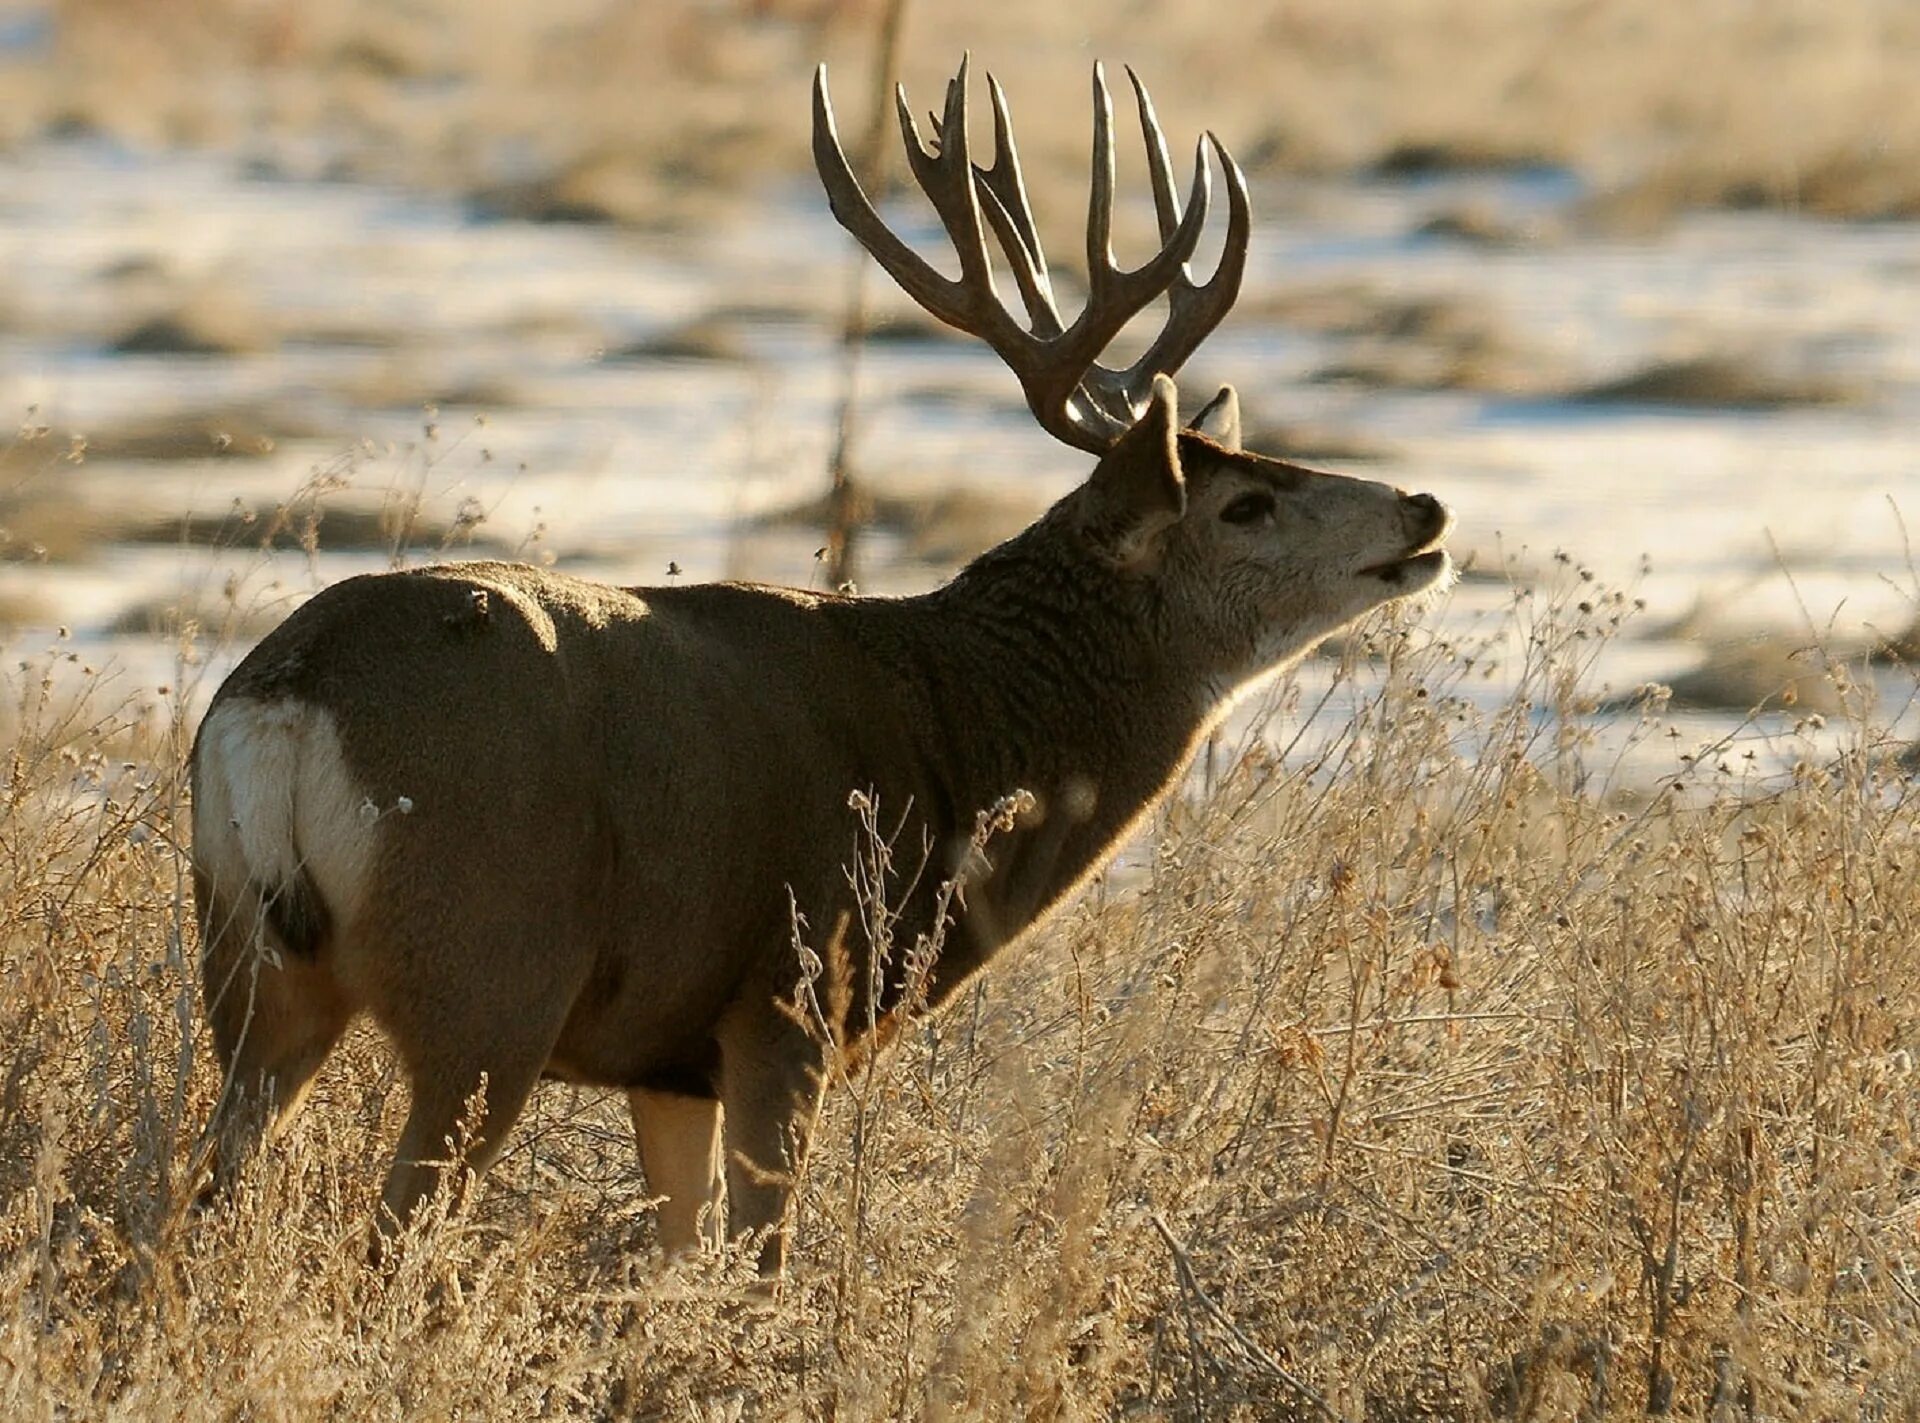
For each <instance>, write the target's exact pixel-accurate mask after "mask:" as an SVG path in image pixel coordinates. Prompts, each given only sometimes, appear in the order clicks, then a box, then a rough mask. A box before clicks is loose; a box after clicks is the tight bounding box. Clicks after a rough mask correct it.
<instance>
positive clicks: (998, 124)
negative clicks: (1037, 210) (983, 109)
mask: <svg viewBox="0 0 1920 1423" xmlns="http://www.w3.org/2000/svg"><path fill="white" fill-rule="evenodd" d="M987 93H988V94H989V95H990V96H991V98H992V100H993V166H992V167H990V168H982V167H980V166H979V165H978V164H975V165H974V169H973V172H974V178H975V181H976V184H977V186H978V188H979V195H980V197H981V199H982V202H981V204H980V206H981V210H982V211H983V212H985V213H986V215H987V220H988V221H989V222H990V223H992V224H993V231H994V235H995V236H997V237H998V238H999V239H1000V246H1001V248H1002V250H1003V251H1004V252H1005V253H1006V258H1007V265H1008V266H1009V267H1010V268H1012V269H1013V279H1014V282H1015V283H1016V284H1017V285H1018V286H1019V288H1020V299H1021V300H1022V301H1023V302H1025V303H1026V307H1027V319H1028V320H1029V321H1030V322H1032V323H1033V334H1034V335H1035V336H1036V337H1038V338H1039V339H1041V340H1043V341H1049V340H1052V339H1053V338H1054V337H1055V336H1058V335H1059V334H1060V332H1061V330H1062V327H1061V324H1060V310H1059V308H1058V307H1056V306H1055V305H1054V302H1053V279H1052V277H1051V276H1050V275H1049V274H1048V272H1047V254H1046V253H1045V252H1044V251H1042V250H1041V247H1040V233H1039V230H1038V229H1037V228H1036V227H1035V226H1034V221H1033V208H1032V206H1031V205H1030V204H1029V203H1028V201H1027V185H1026V180H1025V178H1024V177H1022V175H1021V172H1020V150H1019V149H1018V148H1016V147H1015V146H1014V142H1013V121H1012V119H1011V118H1009V117H1008V115H1007V95H1006V91H1005V90H1003V89H1001V87H1000V81H999V80H998V79H995V78H994V77H993V75H992V74H988V75H987Z"/></svg>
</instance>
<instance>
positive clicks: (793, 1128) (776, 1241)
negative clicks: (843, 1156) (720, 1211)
mask: <svg viewBox="0 0 1920 1423" xmlns="http://www.w3.org/2000/svg"><path fill="white" fill-rule="evenodd" d="M719 1037H720V1101H721V1105H722V1107H723V1109H724V1116H725V1134H726V1146H727V1217H728V1220H727V1224H728V1232H729V1234H730V1235H732V1237H733V1238H734V1239H736V1240H738V1239H740V1238H741V1237H743V1236H749V1235H753V1234H755V1233H757V1232H762V1231H764V1232H766V1235H765V1239H764V1242H763V1244H762V1245H761V1247H760V1273H761V1275H763V1276H765V1277H769V1278H771V1277H775V1276H778V1275H779V1274H780V1273H781V1272H782V1271H783V1270H784V1269H785V1268H786V1261H787V1209H788V1206H789V1204H790V1202H791V1200H792V1196H793V1187H794V1183H795V1181H796V1180H797V1178H798V1176H799V1172H800V1169H801V1167H802V1166H803V1165H804V1163H805V1161H806V1153H807V1140H808V1137H809V1136H810V1135H811V1134H812V1131H813V1122H814V1118H815V1116H816V1115H817V1114H818V1112H819V1109H820V1095H821V1090H822V1087H823V1086H824V1083H825V1080H826V1059H825V1054H824V1053H823V1051H822V1049H821V1046H820V1044H819V1042H818V1041H817V1040H816V1039H815V1038H814V1037H813V1036H811V1035H810V1034H808V1033H807V1032H806V1031H805V1030H804V1029H803V1028H801V1027H800V1025H799V1024H797V1023H795V1022H794V1021H793V1020H792V1019H791V1018H789V1017H787V1016H786V1015H785V1014H784V1013H783V1012H781V1010H780V1008H779V1007H778V1006H777V1005H775V1004H774V1003H772V1002H771V1001H769V1002H767V1003H765V1004H757V1005H754V1006H752V1007H749V1008H742V1009H738V1010H736V1011H735V1012H734V1013H733V1014H732V1015H730V1018H729V1021H728V1022H727V1023H726V1024H725V1026H724V1027H723V1029H722V1031H721V1033H720V1035H719Z"/></svg>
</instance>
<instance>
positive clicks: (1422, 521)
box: [1401, 494, 1453, 539]
mask: <svg viewBox="0 0 1920 1423" xmlns="http://www.w3.org/2000/svg"><path fill="white" fill-rule="evenodd" d="M1401 499H1402V500H1403V501H1404V502H1403V503H1402V505H1401V507H1402V508H1403V509H1404V510H1405V511H1406V517H1407V523H1408V525H1409V526H1410V527H1411V528H1412V529H1413V531H1414V532H1415V533H1416V534H1418V535H1420V536H1421V537H1422V538H1426V539H1436V538H1438V537H1440V535H1441V534H1442V533H1444V532H1445V531H1446V528H1447V525H1448V524H1450V523H1452V522H1453V515H1452V513H1451V512H1449V510H1448V509H1447V506H1446V505H1444V504H1442V503H1441V502H1440V501H1439V500H1438V499H1435V498H1434V497H1433V496H1432V495H1431V494H1404V495H1402V496H1401Z"/></svg>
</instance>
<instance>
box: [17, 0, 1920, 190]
mask: <svg viewBox="0 0 1920 1423" xmlns="http://www.w3.org/2000/svg"><path fill="white" fill-rule="evenodd" d="M52 8H53V11H54V14H55V17H56V22H55V31H54V40H53V42H52V44H51V45H50V46H49V47H48V52H46V53H44V54H42V53H35V52H31V51H28V52H26V53H25V54H24V55H23V57H22V59H21V60H20V61H18V62H17V63H16V64H15V65H14V66H13V68H12V71H11V72H9V73H8V74H7V80H8V93H9V98H10V103H9V105H8V110H7V112H6V114H4V115H0V140H4V139H5V138H8V137H12V138H18V137H21V136H24V135H26V134H29V133H32V132H34V131H37V130H43V129H45V128H46V127H48V126H50V125H52V126H58V127H63V128H66V129H69V130H71V129H81V130H100V131H105V132H108V133H111V134H114V135H117V136H120V137H125V138H131V139H133V140H135V141H139V142H170V143H181V142H186V143H236V142H238V141H239V140H242V139H244V141H245V143H246V144H247V145H248V146H249V148H250V151H252V152H254V153H255V154H257V155H258V156H259V159H260V161H261V162H262V163H263V165H264V166H266V167H268V168H279V169H285V168H288V167H292V168H295V169H303V170H304V169H308V168H312V167H313V166H314V165H315V164H316V162H318V163H320V164H321V166H322V167H323V168H324V169H325V171H329V172H334V173H342V172H344V173H357V174H362V175H377V176H386V177H400V178H404V179H407V180H411V181H421V180H430V181H434V182H437V183H441V184H444V185H449V186H455V187H460V188H464V189H465V190H467V191H470V192H473V193H476V194H478V195H479V198H480V201H481V203H482V205H483V206H484V207H487V208H489V209H491V210H494V211H500V212H509V213H513V214H516V215H520V216H526V217H535V218H547V219H558V220H590V221H591V220H614V221H623V222H632V223H638V224H648V225H650V224H659V223H663V222H674V221H680V222H686V221H690V220H691V221H698V220H699V218H700V214H699V212H698V211H696V210H694V208H693V207H692V206H691V205H692V204H694V203H696V202H699V201H701V200H711V199H712V198H713V197H714V196H715V195H717V194H718V193H720V192H721V191H723V190H724V189H726V188H728V187H731V186H735V185H738V184H739V183H741V182H742V181H746V180H751V179H753V178H755V177H757V176H760V175H764V174H767V173H770V172H782V171H791V170H795V169H797V168H799V167H800V166H801V165H802V164H803V163H804V161H805V160H804V156H803V151H802V150H803V146H802V144H801V143H800V142H799V141H798V140H797V139H796V138H795V136H794V135H793V133H792V130H791V126H790V125H789V124H788V123H787V122H786V116H788V115H790V114H793V113H796V112H800V111H801V108H802V104H803V101H804V84H805V79H806V74H807V72H808V70H809V68H810V66H811V63H812V61H813V60H815V59H817V58H819V57H821V56H823V55H824V56H826V57H828V58H830V59H832V60H834V61H836V62H854V63H864V62H865V60H866V58H867V56H868V54H869V52H870V49H871V47H872V43H873V32H874V29H875V26H876V22H877V13H878V8H879V7H878V6H877V5H876V4H875V3H873V0H780V3H754V4H744V3H743V4H733V5H713V4H706V3H696V0H658V2H657V3H652V4H648V5H645V6H638V7H636V6H630V5H616V4H612V3H608V0H556V3H551V4H546V5H540V6H524V5H512V4H505V3H500V0H489V3H483V4H475V3H471V2H470V0H462V3H454V0H428V2H427V3H418V4H413V5H408V6H406V7H395V6H392V5H387V4H381V3H377V0H351V3H339V4H333V5H328V6H296V5H290V4H266V5H262V4H254V3H244V0H168V2H167V3H151V4H133V3H129V0H58V3H56V4H55V5H54V6H53V7H52ZM1089 35H1100V36H1102V39H1101V40H1100V42H1099V47H1100V49H1101V50H1103V51H1104V52H1105V53H1107V54H1108V55H1109V56H1110V57H1112V58H1114V59H1116V60H1134V61H1136V62H1138V61H1139V60H1140V59H1141V58H1142V57H1144V56H1148V55H1151V56H1153V58H1154V62H1153V64H1152V66H1151V67H1152V71H1153V75H1154V81H1155V83H1156V85H1157V86H1158V92H1159V94H1160V99H1161V102H1162V104H1163V105H1166V106H1167V108H1168V112H1169V114H1170V115H1171V114H1174V113H1179V112H1187V111H1192V110H1193V109H1195V108H1199V107H1204V109H1205V112H1206V113H1207V114H1208V116H1209V118H1210V120H1211V121H1212V122H1214V123H1215V124H1216V125H1217V126H1218V127H1219V128H1220V129H1221V131H1222V132H1223V133H1226V134H1230V135H1232V136H1233V137H1234V147H1235V150H1236V152H1238V153H1239V154H1240V155H1241V157H1242V159H1243V160H1244V161H1248V162H1249V163H1250V166H1252V167H1254V168H1262V167H1264V168H1269V169H1294V170H1299V169H1345V170H1357V171H1369V172H1378V173H1384V174H1389V175H1410V174H1411V175H1418V174H1424V173H1431V172H1435V171H1441V170H1448V169H1460V168H1487V167H1504V166H1512V165H1515V164H1525V163H1536V162H1540V161H1548V162H1558V163H1565V164H1568V165H1570V166H1572V167H1574V168H1575V169H1577V170H1579V171H1580V172H1582V173H1583V174H1584V175H1585V176H1586V177H1588V178H1589V179H1590V180H1591V186H1592V187H1593V188H1594V190H1595V191H1596V192H1598V193H1600V194H1602V195H1603V197H1602V199H1601V200H1600V201H1598V202H1596V203H1594V204H1593V205H1592V206H1591V207H1590V209H1589V211H1590V213H1591V214H1592V215H1593V216H1595V217H1598V218H1602V219H1605V220H1607V221H1612V222H1630V223H1640V222H1645V221H1649V220H1654V219H1657V218H1659V217H1661V216H1664V215H1665V214H1667V213H1670V212H1671V211H1672V210H1673V209H1674V208H1675V207H1677V206H1684V205H1699V204H1727V205H1743V206H1752V205H1756V204H1763V205H1769V206H1784V207H1790V208H1797V209H1803V210H1807V211H1811V212H1817V213H1820V214H1822V215H1826V216H1863V217H1887V216H1895V215H1902V214H1905V215H1911V214H1912V213H1913V212H1914V211H1915V210H1916V206H1917V205H1920V177H1917V176H1916V175H1920V161H1917V160H1920V102H1916V100H1915V97H1914V92H1913V87H1912V85H1911V84H1910V83H1909V82H1908V81H1909V77H1910V75H1911V74H1912V72H1913V66H1914V62H1915V58H1916V55H1920V17H1916V15H1915V14H1914V13H1913V12H1912V11H1911V10H1910V9H1908V8H1907V7H1902V6H1891V5H1867V4H1861V3H1839V4H1830V3H1822V0H1778V3H1771V4H1766V5H1751V6H1732V5H1726V4H1700V5H1667V4H1660V3H1657V0H1607V3H1602V4H1585V3H1570V2H1563V0H1555V3H1548V4H1540V3H1534V0H1475V3H1472V4H1467V5H1448V6H1435V5H1430V4H1426V3H1422V0H1386V3H1378V4H1370V5H1352V4H1347V3H1343V0H1307V3H1302V0H1288V3H1286V4H1280V3H1278V0H1261V3H1255V4H1246V3H1231V4H1230V3H1227V0H1190V3H1187V4H1183V5H1179V6H1159V7H1151V6H1148V7H1132V8H1130V9H1128V10H1127V11H1126V13H1125V14H1124V16H1116V15H1114V14H1113V13H1111V11H1110V9H1109V8H1108V7H1103V6H1098V5H1093V4H1090V3H1086V0H1079V3H1070V4H1059V5H1031V4H1016V3H1008V0H989V3H983V4H975V5H968V6H958V7H955V6H949V7H941V6H917V7H915V8H914V11H913V13H912V14H911V16H910V17H909V20H908V23H907V27H906V34H905V41H904V50H903V64H904V68H905V70H906V73H907V77H908V78H909V80H911V81H914V82H915V83H916V84H918V85H919V86H920V87H921V88H923V89H924V87H925V84H926V83H927V82H928V81H929V80H930V79H932V78H936V77H944V73H945V70H946V67H947V66H948V65H949V64H950V63H951V56H952V55H953V54H954V53H956V52H958V51H959V50H961V49H963V48H967V47H971V48H973V50H974V51H975V53H976V56H977V57H978V58H979V59H980V60H981V61H982V63H983V64H985V65H988V66H990V67H992V68H994V69H995V70H996V71H998V72H999V73H1000V75H1001V77H1002V78H1003V79H1005V80H1006V81H1008V89H1009V91H1010V92H1012V93H1014V94H1016V95H1033V94H1044V93H1047V92H1049V91H1051V90H1052V89H1054V88H1055V87H1056V86H1057V80H1058V76H1059V75H1061V74H1063V73H1072V72H1077V71H1079V70H1081V69H1082V68H1083V67H1084V61H1085V51H1086V47H1087V43H1088V36H1089ZM1018 118H1019V121H1020V124H1021V126H1022V131H1023V132H1024V133H1025V134H1027V135H1028V139H1027V143H1028V148H1029V157H1030V159H1031V160H1032V162H1033V163H1034V165H1035V168H1036V172H1037V173H1038V174H1039V176H1040V182H1039V184H1038V186H1039V187H1040V188H1041V189H1042V190H1045V189H1048V188H1050V187H1051V186H1052V184H1051V181H1050V177H1049V174H1048V171H1047V170H1048V169H1049V168H1059V167H1069V166H1070V167H1072V168H1074V169H1078V168H1079V167H1080V166H1081V164H1082V162H1083V155H1084V139H1083V134H1084V125H1085V96H1084V94H1082V93H1079V92H1069V93H1065V94H1063V95H1062V96H1061V98H1060V100H1059V101H1058V102H1056V103H1051V104H1049V103H1046V102H1044V101H1043V102H1038V103H1036V102H1034V101H1032V100H1023V101H1022V111H1021V113H1020V114H1019V115H1018ZM316 134H322V135H325V142H324V144H322V145H321V146H320V148H319V149H318V150H317V153H316V148H315V146H314V144H313V143H312V139H313V137H314V135H316Z"/></svg>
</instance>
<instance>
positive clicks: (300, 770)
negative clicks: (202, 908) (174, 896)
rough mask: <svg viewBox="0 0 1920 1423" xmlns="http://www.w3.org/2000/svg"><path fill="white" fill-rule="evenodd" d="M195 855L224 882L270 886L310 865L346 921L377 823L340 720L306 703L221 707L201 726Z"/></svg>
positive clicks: (240, 702)
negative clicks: (367, 814) (365, 810)
mask: <svg viewBox="0 0 1920 1423" xmlns="http://www.w3.org/2000/svg"><path fill="white" fill-rule="evenodd" d="M197 769H198V775H197V776H196V777H195V784H194V795H195V801H194V808H193V841H194V845H193V848H194V855H195V858H196V860H197V861H198V863H199V864H200V866H201V868H202V869H203V870H205V871H206V872H207V873H209V874H211V875H212V876H213V877H214V878H215V879H216V880H217V881H223V882H226V881H232V880H240V879H243V878H244V879H247V880H252V881H253V882H254V883H256V884H258V885H260V886H262V887H263V888H267V889H274V888H278V887H280V886H282V885H286V884H290V883H292V882H293V880H294V879H295V878H296V877H297V876H298V874H299V872H300V870H301V869H302V868H303V867H304V868H305V869H306V871H307V873H308V874H309V875H311V876H312V878H313V882H314V885H315V887H316V888H317V889H318V890H319V892H320V899H321V902H322V903H324V904H325V905H326V907H327V909H328V911H329V912H330V913H331V914H332V915H333V916H334V917H335V920H336V922H340V923H345V922H347V921H348V920H350V919H351V918H352V916H353V913H354V911H355V910H356V909H357V908H358V907H359V904H360V902H361V899H362V896H363V895H364V893H365V889H366V885H367V877H368V875H369V873H370V872H371V870H372V868H373V853H374V848H375V845H376V841H375V836H376V835H377V834H378V833H379V830H378V826H377V825H371V824H368V823H367V821H366V820H365V819H364V818H363V817H362V816H361V814H360V808H361V806H362V805H364V804H367V803H368V798H367V795H366V793H365V792H364V791H362V790H361V789H360V787H359V786H358V785H357V784H356V783H355V781H354V778H353V774H352V772H351V771H350V770H349V769H348V768H347V761H346V756H345V754H344V753H343V751H342V750H341V746H340V733H339V731H338V729H337V728H336V727H335V726H334V721H333V716H332V714H331V713H329V712H328V711H326V709H325V708H323V707H318V706H314V705H313V704H311V703H309V702H301V701H292V700H287V701H277V702H260V701H251V700H248V699H246V698H240V697H234V698H229V699H228V700H226V701H224V702H222V703H221V704H220V705H219V706H218V707H216V708H214V710H213V711H212V713H211V714H210V715H209V716H208V717H207V720H206V724H205V725H204V726H202V727H201V729H200V754H199V762H198V768H197Z"/></svg>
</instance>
